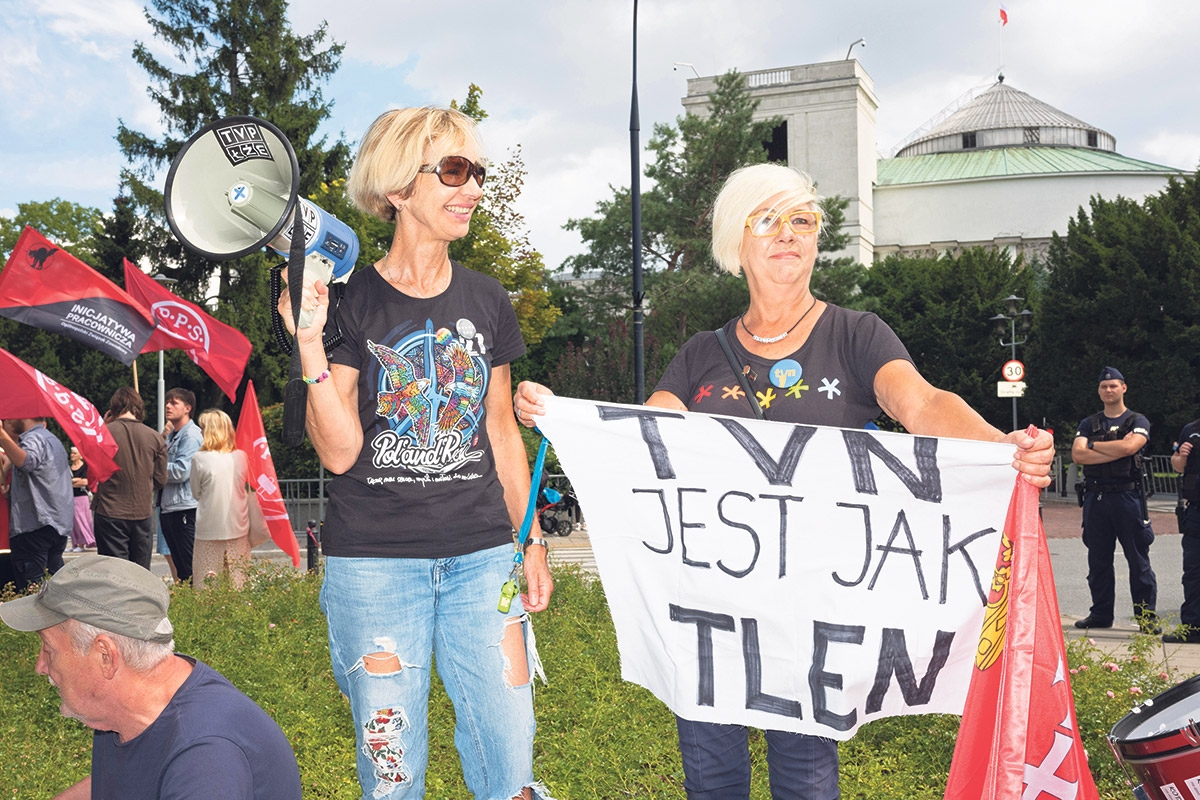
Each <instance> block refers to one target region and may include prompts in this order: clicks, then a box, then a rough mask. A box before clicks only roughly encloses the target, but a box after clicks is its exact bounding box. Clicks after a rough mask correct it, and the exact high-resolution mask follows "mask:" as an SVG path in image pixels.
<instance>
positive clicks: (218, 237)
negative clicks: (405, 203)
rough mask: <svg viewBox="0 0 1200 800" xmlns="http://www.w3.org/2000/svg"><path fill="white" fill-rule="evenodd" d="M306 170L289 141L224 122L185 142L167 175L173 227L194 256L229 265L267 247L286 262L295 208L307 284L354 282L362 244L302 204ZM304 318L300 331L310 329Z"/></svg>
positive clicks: (254, 122) (265, 127) (259, 125)
mask: <svg viewBox="0 0 1200 800" xmlns="http://www.w3.org/2000/svg"><path fill="white" fill-rule="evenodd" d="M299 187H300V167H299V164H297V162H296V152H295V151H294V150H293V149H292V145H291V143H290V142H288V140H287V137H285V136H284V135H283V133H282V132H281V131H280V130H279V129H278V128H276V127H275V126H274V125H272V124H271V123H269V122H267V121H265V120H261V119H258V118H257V117H226V118H225V119H220V120H217V121H216V122H213V123H211V124H210V125H206V126H205V127H204V128H202V129H201V130H200V131H199V132H198V133H196V135H194V136H193V137H192V138H191V139H188V140H187V143H186V144H184V146H183V148H182V149H181V150H180V151H179V154H178V155H177V156H175V160H174V161H172V162H171V170H170V172H168V173H167V185H166V190H165V191H164V192H163V195H164V199H165V200H166V206H167V224H168V225H170V226H171V232H172V233H174V234H175V237H176V238H177V239H179V241H180V242H181V243H182V244H183V246H184V247H186V248H188V249H189V250H191V251H193V252H195V253H198V254H199V255H202V256H204V257H205V258H211V259H213V260H215V261H226V260H228V259H231V258H240V257H241V256H244V255H249V254H250V253H253V252H254V251H256V250H258V249H259V248H261V247H263V246H264V245H266V246H268V247H270V248H271V249H272V250H274V251H275V252H277V253H279V254H280V255H282V256H283V257H284V258H287V257H288V253H289V251H290V248H291V246H292V236H293V231H292V229H293V227H294V220H295V210H296V204H297V203H299V204H300V213H301V217H302V219H303V222H304V281H305V283H311V282H312V281H314V280H321V281H324V282H325V284H326V285H328V284H330V283H333V282H340V281H345V280H348V279H349V277H350V273H351V272H352V271H353V269H354V262H355V261H356V260H357V259H358V237H357V236H355V234H354V231H352V230H350V227H349V226H348V225H346V224H345V223H344V222H342V221H341V220H339V219H337V218H336V217H334V216H333V215H332V214H330V213H328V212H327V211H325V210H324V209H322V208H321V207H319V206H316V205H314V204H312V203H310V202H309V201H308V200H305V199H304V198H302V197H298V196H297V191H298V190H299ZM312 316H313V312H312V311H304V312H301V314H300V327H302V328H307V327H308V326H309V325H311V324H312Z"/></svg>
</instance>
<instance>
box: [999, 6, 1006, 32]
mask: <svg viewBox="0 0 1200 800" xmlns="http://www.w3.org/2000/svg"><path fill="white" fill-rule="evenodd" d="M1007 24H1008V9H1007V8H1005V7H1004V3H1001V4H1000V27H1001V28H1003V27H1004V26H1005V25H1007Z"/></svg>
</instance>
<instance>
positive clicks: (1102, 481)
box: [1071, 367, 1161, 633]
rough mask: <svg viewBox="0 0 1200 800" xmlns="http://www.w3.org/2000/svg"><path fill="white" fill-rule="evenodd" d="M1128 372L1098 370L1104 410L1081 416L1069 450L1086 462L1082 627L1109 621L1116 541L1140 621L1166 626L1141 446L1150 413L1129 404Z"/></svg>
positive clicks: (1153, 629) (1154, 628)
mask: <svg viewBox="0 0 1200 800" xmlns="http://www.w3.org/2000/svg"><path fill="white" fill-rule="evenodd" d="M1127 388H1128V387H1127V386H1126V384H1125V376H1124V375H1122V374H1121V372H1120V370H1118V369H1117V368H1116V367H1105V368H1104V369H1102V370H1101V371H1100V382H1099V386H1098V392H1099V394H1100V400H1101V402H1102V403H1104V410H1103V411H1101V412H1099V413H1097V414H1093V415H1092V416H1090V417H1088V418H1086V419H1084V420H1083V422H1080V423H1079V431H1078V432H1077V433H1076V435H1075V442H1074V443H1073V444H1072V445H1071V458H1073V459H1074V460H1075V463H1076V464H1079V465H1081V466H1082V467H1083V543H1084V545H1086V546H1087V551H1088V588H1089V589H1091V592H1092V608H1091V611H1090V612H1089V613H1088V615H1087V616H1086V617H1084V618H1083V619H1081V620H1079V621H1077V622H1076V623H1075V627H1077V628H1111V627H1112V624H1113V605H1114V603H1115V588H1116V578H1115V577H1114V572H1113V554H1114V553H1115V552H1116V545H1117V542H1120V543H1121V549H1122V550H1123V551H1124V552H1125V560H1126V561H1127V562H1129V594H1130V595H1131V597H1132V599H1133V613H1134V616H1135V617H1136V618H1137V620H1138V624H1139V626H1140V627H1141V628H1142V629H1143V630H1144V631H1145V632H1147V633H1160V632H1161V630H1160V628H1159V625H1158V620H1157V616H1156V614H1155V604H1156V602H1157V601H1158V582H1157V580H1156V578H1155V577H1154V570H1153V569H1151V568H1150V544H1151V543H1152V542H1153V541H1154V529H1153V528H1151V527H1150V520H1149V517H1148V515H1147V514H1146V498H1145V496H1144V495H1143V493H1142V449H1143V448H1145V446H1146V443H1147V442H1148V441H1149V439H1150V421H1149V420H1147V419H1146V418H1145V417H1144V416H1142V415H1141V414H1139V413H1137V412H1136V411H1131V410H1129V409H1128V408H1126V407H1125V390H1126V389H1127Z"/></svg>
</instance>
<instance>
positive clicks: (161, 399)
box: [153, 275, 179, 433]
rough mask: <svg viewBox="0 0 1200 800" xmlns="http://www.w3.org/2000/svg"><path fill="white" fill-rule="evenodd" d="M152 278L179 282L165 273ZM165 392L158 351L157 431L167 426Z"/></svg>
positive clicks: (169, 282) (165, 386) (167, 283)
mask: <svg viewBox="0 0 1200 800" xmlns="http://www.w3.org/2000/svg"><path fill="white" fill-rule="evenodd" d="M153 277H154V280H156V281H158V282H159V283H161V284H162V285H163V286H164V287H165V286H170V285H171V284H173V283H179V281H177V280H175V279H174V278H168V277H167V276H166V275H155V276H153ZM166 393H167V384H166V381H164V380H163V351H162V350H159V351H158V432H159V433H162V429H163V428H165V427H166V426H167V409H166V399H165V395H166Z"/></svg>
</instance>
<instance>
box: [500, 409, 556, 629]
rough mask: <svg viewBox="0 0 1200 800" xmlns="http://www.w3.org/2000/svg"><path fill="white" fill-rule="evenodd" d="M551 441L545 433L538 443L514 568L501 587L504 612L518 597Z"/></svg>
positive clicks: (514, 555)
mask: <svg viewBox="0 0 1200 800" xmlns="http://www.w3.org/2000/svg"><path fill="white" fill-rule="evenodd" d="M534 430H535V431H537V433H539V434H540V433H541V431H539V430H538V429H537V428H534ZM549 445H550V442H549V441H547V439H546V437H545V435H543V436H542V443H541V444H540V445H538V454H537V460H536V461H535V462H534V464H533V475H532V476H530V479H529V503H528V504H527V505H526V506H525V519H524V520H522V522H521V530H520V531H519V532H518V533H517V547H516V552H514V553H513V568H512V572H511V573H510V574H509V576H508V580H506V581H505V582H504V585H503V586H501V587H500V603H499V604H498V605H497V606H496V609H497V610H498V611H500V612H501V613H502V614H507V613H508V609H509V608H510V606H511V605H512V599H513V598H514V597H516V595H517V592H518V591H520V587H519V586H518V584H517V580H518V578H519V577H520V574H521V565H522V564H523V563H524V562H525V540H526V539H528V538H529V530H530V529H531V528H532V527H533V518H534V516H535V515H536V513H537V498H538V493H539V491H540V488H541V483H542V469H543V468H544V467H545V465H546V449H547V448H548V447H549Z"/></svg>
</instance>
